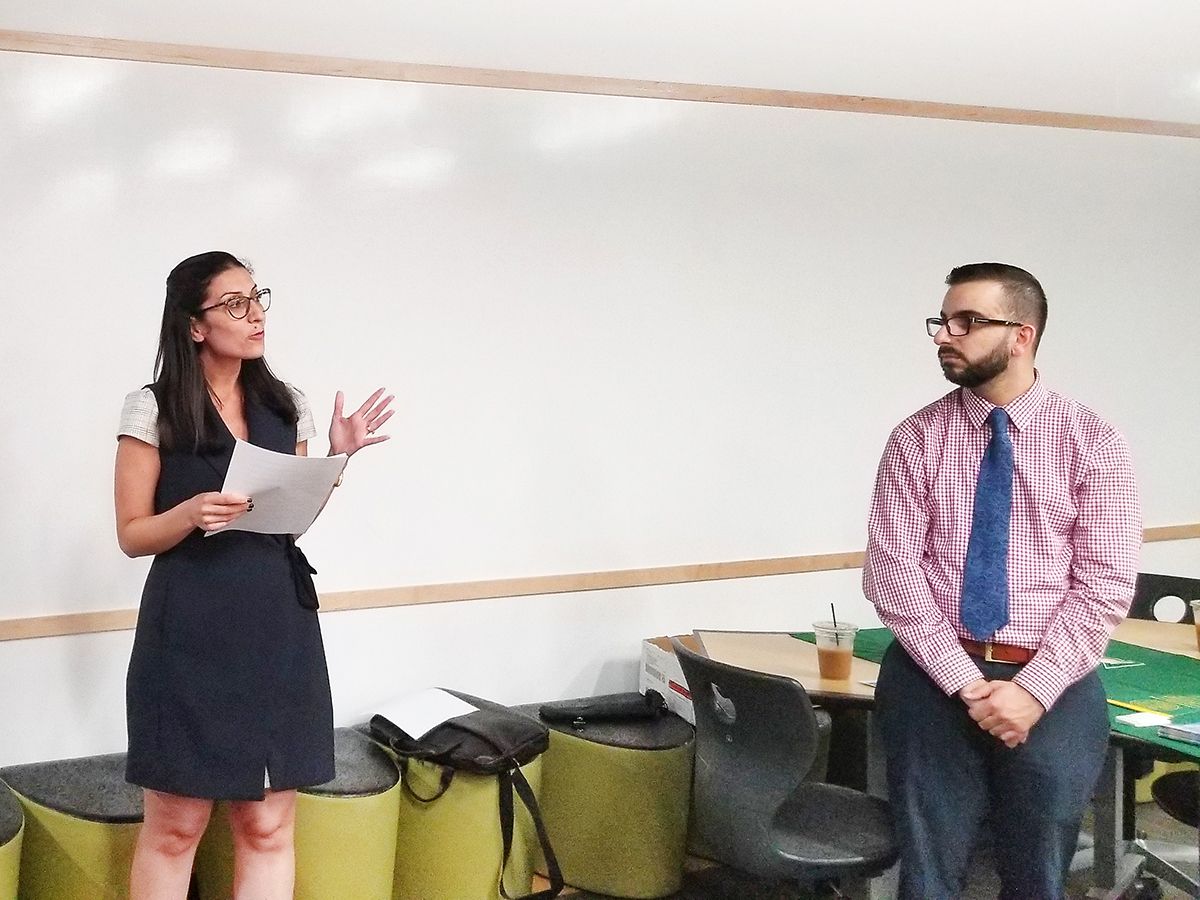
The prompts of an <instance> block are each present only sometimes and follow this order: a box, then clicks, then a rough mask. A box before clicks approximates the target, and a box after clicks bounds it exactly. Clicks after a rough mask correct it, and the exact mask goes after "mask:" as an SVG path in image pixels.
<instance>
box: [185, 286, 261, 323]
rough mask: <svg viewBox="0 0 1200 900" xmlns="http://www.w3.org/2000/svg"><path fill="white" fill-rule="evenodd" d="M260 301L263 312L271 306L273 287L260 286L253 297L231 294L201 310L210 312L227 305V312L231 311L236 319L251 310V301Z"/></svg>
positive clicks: (244, 316) (243, 316)
mask: <svg viewBox="0 0 1200 900" xmlns="http://www.w3.org/2000/svg"><path fill="white" fill-rule="evenodd" d="M251 300H255V301H257V302H258V305H259V307H261V308H262V311H263V312H266V311H267V310H268V309H270V308H271V289H270V288H259V289H258V290H257V291H255V292H254V296H253V297H247V296H246V295H245V294H230V295H229V296H228V297H226V298H225V299H224V300H222V301H220V302H219V303H214V304H212V305H211V306H202V307H200V312H208V311H209V310H210V309H216V308H217V307H219V306H223V307H225V312H227V313H229V315H230V316H232V317H233V318H235V319H244V318H246V315H247V314H248V313H249V312H250V301H251Z"/></svg>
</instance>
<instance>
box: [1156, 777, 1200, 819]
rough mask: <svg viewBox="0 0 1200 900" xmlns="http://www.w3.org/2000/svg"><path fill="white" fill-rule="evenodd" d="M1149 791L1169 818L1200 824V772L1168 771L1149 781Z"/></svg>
mask: <svg viewBox="0 0 1200 900" xmlns="http://www.w3.org/2000/svg"><path fill="white" fill-rule="evenodd" d="M1150 793H1151V794H1153V795H1154V802H1155V803H1157V804H1158V805H1159V806H1161V807H1162V808H1163V811H1164V812H1166V814H1167V815H1169V816H1170V817H1171V818H1173V819H1177V820H1179V821H1180V822H1183V823H1184V824H1185V825H1191V826H1192V827H1193V828H1195V827H1196V826H1197V825H1198V824H1200V772H1169V773H1167V774H1166V775H1163V776H1162V777H1161V778H1156V779H1155V780H1154V781H1153V782H1151V784H1150Z"/></svg>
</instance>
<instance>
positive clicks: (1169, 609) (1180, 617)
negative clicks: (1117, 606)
mask: <svg viewBox="0 0 1200 900" xmlns="http://www.w3.org/2000/svg"><path fill="white" fill-rule="evenodd" d="M1166 598H1178V600H1181V601H1182V603H1178V602H1177V603H1171V602H1169V601H1168V602H1167V603H1164V604H1161V605H1160V603H1159V601H1161V600H1164V599H1166ZM1193 600H1200V578H1185V577H1184V576H1182V575H1155V574H1154V573H1153V572H1141V573H1139V574H1138V577H1137V585H1136V586H1135V587H1134V589H1133V602H1132V603H1131V604H1130V605H1129V618H1131V619H1153V620H1157V621H1159V622H1186V623H1187V624H1189V625H1191V624H1193V623H1194V622H1195V621H1196V619H1195V616H1194V615H1193V614H1192V607H1191V602H1192V601H1193Z"/></svg>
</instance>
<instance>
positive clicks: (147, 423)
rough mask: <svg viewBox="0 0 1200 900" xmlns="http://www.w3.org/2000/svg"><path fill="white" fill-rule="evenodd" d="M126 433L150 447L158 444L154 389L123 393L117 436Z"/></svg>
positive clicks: (156, 406)
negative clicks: (123, 398)
mask: <svg viewBox="0 0 1200 900" xmlns="http://www.w3.org/2000/svg"><path fill="white" fill-rule="evenodd" d="M126 434H127V435H129V436H130V437H135V438H137V439H138V440H139V441H145V442H146V443H147V444H149V445H150V446H152V447H157V446H158V401H157V400H156V399H154V391H152V390H150V388H142V389H141V390H139V391H132V392H130V393H128V394H126V395H125V405H124V406H123V407H121V424H120V425H119V426H118V428H117V437H121V436H122V435H126Z"/></svg>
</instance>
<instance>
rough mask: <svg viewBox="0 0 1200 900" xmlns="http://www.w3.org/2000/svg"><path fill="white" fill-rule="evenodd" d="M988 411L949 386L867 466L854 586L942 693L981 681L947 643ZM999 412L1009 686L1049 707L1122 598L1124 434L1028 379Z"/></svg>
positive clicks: (958, 625)
mask: <svg viewBox="0 0 1200 900" xmlns="http://www.w3.org/2000/svg"><path fill="white" fill-rule="evenodd" d="M993 408H994V407H993V406H992V404H990V403H988V402H987V401H986V400H984V399H983V398H981V397H979V396H978V395H976V394H974V393H973V392H971V391H969V390H966V389H963V388H959V389H957V390H954V391H951V392H950V393H949V394H947V395H946V396H944V397H942V398H941V399H940V400H938V401H937V402H935V403H932V404H930V405H929V406H927V407H925V408H924V409H922V410H921V411H920V412H918V413H916V414H915V415H912V416H910V417H909V418H907V419H905V420H904V421H903V422H901V423H900V425H898V426H897V427H896V429H895V430H894V431H893V432H892V434H891V437H890V438H889V439H888V442H887V446H886V447H885V449H884V451H883V459H882V460H881V461H880V463H879V473H878V476H877V478H876V481H875V493H874V497H873V498H872V501H871V514H870V520H869V524H868V542H867V560H866V565H865V567H864V569H863V590H864V592H865V593H866V596H867V598H868V599H869V600H870V601H871V602H872V603H874V604H875V608H876V610H877V611H878V613H879V617H880V619H881V620H882V621H883V623H884V624H885V625H887V626H888V628H890V629H891V630H892V631H893V632H894V633H895V635H896V637H897V639H898V640H899V641H900V643H901V644H902V645H903V646H904V648H905V649H906V650H907V651H908V653H909V655H910V656H912V658H913V659H914V660H915V661H916V662H917V663H918V664H919V665H920V666H921V668H922V669H924V670H925V671H926V672H927V673H928V674H929V677H930V678H932V679H933V680H934V682H935V683H937V685H938V686H939V687H940V688H941V689H942V690H943V691H945V692H946V693H947V694H953V693H955V692H957V691H958V690H960V689H961V688H962V687H964V686H965V685H967V684H969V683H970V682H972V681H974V680H975V679H977V678H980V677H982V676H981V674H980V671H979V667H978V666H977V665H976V664H975V662H974V660H973V659H972V658H971V657H970V656H968V655H967V653H966V652H965V651H964V650H963V648H962V645H961V644H960V643H959V639H960V638H969V637H970V634H969V633H968V632H967V629H966V628H965V627H964V626H963V624H962V622H961V621H960V619H959V602H960V599H961V594H962V584H963V560H964V559H966V553H967V541H968V539H969V538H970V535H971V517H972V513H973V509H974V504H975V483H976V480H977V478H978V475H979V464H980V460H981V459H982V458H983V452H984V450H985V449H986V448H987V443H988V439H989V438H990V433H989V431H988V428H987V425H986V423H987V417H988V413H989V412H991V411H992V409H993ZM1005 409H1006V410H1007V412H1008V414H1009V418H1010V424H1009V434H1010V436H1011V437H1012V443H1013V496H1012V526H1011V536H1010V543H1009V551H1008V577H1009V620H1008V624H1007V625H1005V626H1004V627H1003V628H1001V629H1000V630H999V631H997V632H996V634H995V635H994V636H993V640H994V641H995V642H996V643H1001V644H1014V645H1017V646H1020V647H1027V648H1029V649H1033V650H1036V651H1037V653H1036V655H1035V656H1034V657H1033V659H1032V660H1030V661H1029V663H1027V664H1026V665H1025V667H1024V668H1023V669H1022V670H1021V671H1020V672H1019V673H1018V674H1017V676H1016V677H1015V678H1014V679H1013V680H1014V681H1015V682H1017V683H1018V684H1020V685H1021V686H1022V687H1024V688H1025V689H1026V690H1027V691H1029V693H1030V694H1032V695H1033V696H1034V697H1036V698H1037V700H1038V701H1039V702H1041V704H1042V705H1043V706H1044V707H1046V708H1047V709H1049V708H1050V707H1051V706H1052V705H1053V704H1054V701H1055V700H1057V699H1058V696H1059V694H1061V693H1062V692H1063V691H1064V690H1065V689H1066V688H1067V687H1068V686H1070V685H1071V684H1073V683H1074V682H1076V681H1078V680H1079V679H1080V678H1082V677H1083V676H1084V675H1086V674H1087V673H1088V672H1090V671H1091V670H1092V669H1094V668H1095V667H1096V665H1097V664H1098V663H1099V661H1100V657H1101V656H1102V655H1103V652H1104V647H1105V645H1106V644H1107V642H1108V637H1109V635H1110V634H1111V633H1112V630H1113V629H1114V628H1116V626H1117V624H1118V623H1119V622H1120V621H1121V619H1122V618H1124V616H1125V613H1126V612H1127V611H1128V609H1129V603H1130V600H1131V599H1132V598H1133V587H1134V581H1135V579H1136V577H1137V564H1138V553H1139V552H1140V550H1141V544H1142V515H1141V504H1140V502H1139V499H1138V492H1137V485H1136V483H1135V481H1134V476H1133V465H1132V462H1131V460H1130V454H1129V447H1128V445H1127V444H1126V442H1125V438H1124V437H1123V436H1122V435H1121V433H1120V432H1118V431H1117V430H1116V429H1115V428H1113V427H1112V426H1111V425H1109V424H1107V423H1106V422H1104V421H1103V420H1102V419H1100V417H1099V416H1097V415H1096V414H1095V413H1093V412H1092V411H1091V410H1089V409H1087V408H1086V407H1084V406H1081V405H1080V404H1079V403H1076V402H1075V401H1073V400H1069V399H1067V398H1066V397H1063V396H1061V395H1060V394H1056V393H1054V392H1053V391H1050V390H1047V389H1046V388H1045V387H1044V385H1043V384H1042V381H1041V377H1040V376H1037V377H1035V381H1034V384H1033V386H1032V387H1031V388H1030V389H1029V390H1028V391H1026V392H1025V393H1024V394H1022V395H1021V396H1020V397H1018V398H1017V399H1015V400H1013V401H1012V402H1011V403H1009V404H1008V405H1007V406H1006V407H1005Z"/></svg>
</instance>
